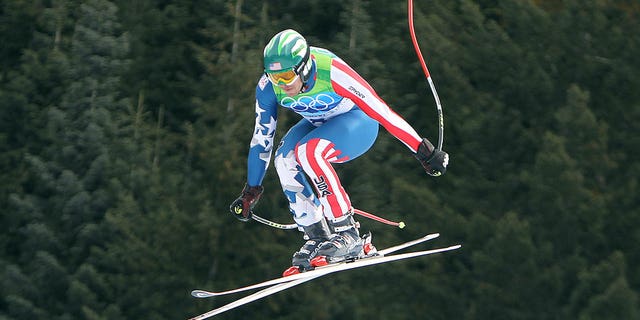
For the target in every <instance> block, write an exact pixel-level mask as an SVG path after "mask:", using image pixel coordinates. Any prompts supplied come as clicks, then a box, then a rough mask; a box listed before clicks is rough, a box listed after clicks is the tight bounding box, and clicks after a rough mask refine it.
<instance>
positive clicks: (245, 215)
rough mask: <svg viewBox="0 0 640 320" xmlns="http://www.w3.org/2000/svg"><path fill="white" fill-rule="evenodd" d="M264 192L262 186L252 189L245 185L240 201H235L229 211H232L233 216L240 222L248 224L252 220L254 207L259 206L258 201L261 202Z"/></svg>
mask: <svg viewBox="0 0 640 320" xmlns="http://www.w3.org/2000/svg"><path fill="white" fill-rule="evenodd" d="M262 191H264V188H263V187H262V186H253V187H252V186H249V185H248V184H245V185H244V189H242V193H241V194H240V196H239V197H238V199H236V200H235V201H233V202H232V203H231V206H229V211H231V214H232V215H233V216H234V217H236V218H237V219H238V220H240V221H244V222H247V221H249V220H251V214H252V213H253V207H255V206H256V204H258V200H260V196H261V195H262Z"/></svg>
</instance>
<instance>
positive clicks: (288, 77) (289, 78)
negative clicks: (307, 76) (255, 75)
mask: <svg viewBox="0 0 640 320" xmlns="http://www.w3.org/2000/svg"><path fill="white" fill-rule="evenodd" d="M267 77H269V80H271V83H273V84H274V85H276V86H279V85H285V86H286V85H290V84H292V83H293V82H294V81H296V80H298V77H300V75H298V74H297V73H296V72H295V71H293V69H290V70H286V71H280V72H273V73H267Z"/></svg>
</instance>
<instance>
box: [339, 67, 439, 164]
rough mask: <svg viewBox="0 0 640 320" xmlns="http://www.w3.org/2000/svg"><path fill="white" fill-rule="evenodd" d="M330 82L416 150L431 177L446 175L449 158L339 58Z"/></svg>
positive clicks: (412, 149) (410, 147) (343, 94)
mask: <svg viewBox="0 0 640 320" xmlns="http://www.w3.org/2000/svg"><path fill="white" fill-rule="evenodd" d="M331 83H332V85H333V88H334V90H335V91H336V92H337V93H338V94H339V95H341V96H343V97H346V98H349V99H351V100H352V101H353V102H355V103H356V104H357V105H358V107H360V109H361V110H362V111H364V112H365V113H366V114H367V115H368V116H369V117H371V118H373V119H375V120H376V121H378V122H379V123H380V124H381V125H382V126H383V127H384V128H385V129H387V131H389V133H391V134H392V135H393V136H395V137H396V138H398V140H400V141H402V142H403V143H404V144H405V145H406V146H407V147H408V148H409V149H410V150H411V151H413V153H414V155H415V157H416V159H418V161H420V163H421V164H422V166H423V167H424V169H425V171H426V172H427V173H428V174H429V175H432V176H439V175H442V174H443V173H445V171H446V170H447V165H448V164H449V155H448V154H447V153H446V152H444V151H442V150H436V149H435V148H434V147H433V145H432V144H431V142H429V140H427V139H426V138H422V137H420V135H418V133H417V132H416V131H415V130H414V129H413V127H411V125H410V124H409V123H407V121H405V120H404V119H403V118H402V117H401V116H399V115H398V114H396V113H395V112H394V111H393V110H391V108H390V107H389V106H388V105H387V104H386V103H385V102H384V101H383V100H382V99H381V98H380V97H379V96H378V94H377V93H376V92H375V90H373V88H372V87H371V85H369V83H367V81H366V80H364V79H363V78H362V77H361V76H360V75H359V74H358V73H357V72H355V70H353V69H352V68H351V67H349V65H347V64H346V63H345V62H344V61H342V60H340V58H335V59H333V61H332V68H331Z"/></svg>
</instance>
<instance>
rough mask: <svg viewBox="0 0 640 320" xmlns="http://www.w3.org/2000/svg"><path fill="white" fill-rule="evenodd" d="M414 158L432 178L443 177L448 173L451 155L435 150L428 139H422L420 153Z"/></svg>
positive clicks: (419, 147)
mask: <svg viewBox="0 0 640 320" xmlns="http://www.w3.org/2000/svg"><path fill="white" fill-rule="evenodd" d="M414 156H415V157H416V159H418V161H420V163H421V164H422V167H424V170H425V171H426V172H427V174H428V175H430V176H433V177H437V176H441V175H443V174H444V173H445V172H446V171H447V165H448V164H449V154H448V153H446V152H444V151H442V150H438V149H436V148H434V147H433V144H431V142H429V140H427V138H423V139H422V142H420V146H418V152H416V153H415V155H414Z"/></svg>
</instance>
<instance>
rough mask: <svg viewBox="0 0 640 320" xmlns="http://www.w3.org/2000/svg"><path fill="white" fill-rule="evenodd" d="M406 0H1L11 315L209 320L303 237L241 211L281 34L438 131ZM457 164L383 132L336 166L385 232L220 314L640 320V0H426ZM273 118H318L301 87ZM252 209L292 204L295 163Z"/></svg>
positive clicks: (0, 177)
mask: <svg viewBox="0 0 640 320" xmlns="http://www.w3.org/2000/svg"><path fill="white" fill-rule="evenodd" d="M407 9H408V7H407V2H406V1H389V0H386V1H382V0H352V1H339V0H323V1H319V0H309V1H293V0H262V1H257V0H233V1H232V0H199V1H192V0H134V1H130V0H129V1H125V0H112V1H107V0H2V1H0V43H1V45H0V248H1V251H0V319H2V320H18V319H52V320H75V319H86V320H107V319H108V320H116V319H156V320H164V319H172V320H173V319H187V318H190V317H193V316H196V315H198V314H201V313H204V312H207V311H208V310H211V309H214V308H216V307H218V306H221V305H223V304H225V303H229V302H231V301H234V300H235V299H238V298H240V297H241V296H242V294H240V295H232V296H224V297H219V298H215V299H206V300H202V299H195V298H193V297H191V296H190V294H189V293H190V291H191V290H192V289H196V288H199V289H208V290H225V289H231V288H235V287H239V286H244V285H248V284H251V283H255V282H260V281H264V280H267V279H270V278H274V277H278V276H279V275H280V274H281V273H282V271H283V270H284V269H285V268H287V267H288V266H289V264H290V263H291V255H292V253H293V252H294V251H296V250H297V249H298V248H300V246H301V245H302V243H303V239H302V234H301V233H300V232H298V231H295V230H294V231H292V230H278V229H274V228H270V227H268V226H265V225H263V224H259V223H257V222H255V221H252V222H247V223H243V222H240V221H238V220H236V219H235V218H234V217H233V216H232V215H231V214H230V213H229V205H230V203H231V202H232V201H233V200H234V199H235V198H236V197H237V196H238V195H239V194H240V192H241V190H242V188H243V186H244V183H245V181H246V178H247V168H246V167H247V153H248V148H249V143H250V140H251V135H252V130H253V126H254V121H255V113H254V104H255V101H254V99H255V88H256V84H257V81H258V79H259V78H260V76H261V74H262V72H263V66H262V54H263V48H264V46H265V44H266V43H267V42H268V40H269V39H270V38H271V37H272V36H273V35H274V34H276V33H277V32H279V31H281V30H283V29H287V28H292V29H295V30H297V31H299V32H300V33H301V34H303V35H304V36H305V37H306V39H307V41H308V42H309V44H310V45H313V46H317V47H322V48H327V49H329V50H331V51H333V52H334V53H336V54H337V55H338V56H340V57H341V58H342V59H343V60H345V61H346V62H347V63H349V65H350V66H352V67H353V68H354V69H355V70H357V71H358V72H359V73H360V74H361V75H362V76H363V77H364V78H365V79H367V81H368V82H369V83H370V84H371V86H372V87H373V88H375V90H376V92H377V93H378V94H379V95H380V97H381V98H383V99H384V100H385V101H386V102H387V103H388V104H389V105H390V106H391V108H393V110H394V111H395V112H397V113H398V114H399V115H401V116H402V117H404V118H405V119H406V120H407V121H408V122H409V123H410V124H411V125H412V126H413V127H414V128H415V129H416V130H417V131H418V132H419V133H420V134H421V135H423V136H424V137H427V138H429V139H430V140H431V141H437V137H438V121H437V112H436V107H435V102H434V97H433V95H432V93H431V90H430V89H429V85H428V83H427V81H426V78H425V76H424V74H423V72H422V69H421V66H420V63H419V60H418V57H417V55H416V52H415V51H414V48H413V46H412V42H411V38H410V33H409V28H408V17H407ZM414 21H415V31H416V35H417V38H418V41H419V43H420V48H421V50H422V53H423V55H424V58H425V59H426V62H427V65H428V67H429V71H430V73H431V77H432V79H433V81H434V83H435V86H436V88H437V92H438V94H439V97H440V100H441V101H442V106H443V111H444V147H443V149H444V150H445V151H447V152H448V153H449V154H450V163H449V167H448V171H447V172H446V174H445V175H443V176H440V177H430V176H428V175H427V174H425V172H424V170H423V169H422V167H421V166H420V163H419V162H417V161H416V159H415V158H414V156H413V154H412V153H411V152H409V150H407V148H406V147H405V146H404V145H403V144H402V143H401V142H400V141H398V140H397V139H395V138H394V137H393V136H392V135H390V134H389V133H388V132H386V131H385V130H384V129H382V128H381V130H380V134H379V136H378V139H377V142H376V144H375V145H374V146H373V147H372V148H371V149H370V150H369V152H367V153H366V154H365V155H363V156H362V157H360V158H358V159H356V160H354V161H352V162H348V163H345V164H340V165H336V166H335V169H336V171H337V172H338V174H339V175H340V177H341V179H342V182H343V184H344V186H345V188H346V190H347V191H348V192H349V196H350V198H351V200H352V202H353V205H354V207H356V208H358V209H361V210H364V211H367V212H371V213H374V214H377V215H380V216H382V217H384V218H386V219H390V220H394V221H404V222H405V223H406V227H405V228H404V229H399V228H394V227H392V226H388V225H384V224H381V223H379V222H376V221H373V220H370V219H366V218H363V217H357V218H358V221H359V222H360V224H361V231H363V232H366V231H371V232H372V234H373V239H374V244H376V246H377V247H378V248H384V247H388V246H392V245H395V244H398V243H401V242H404V241H408V240H412V239H415V238H417V237H420V236H423V235H425V234H428V233H434V232H438V233H440V237H439V238H438V239H436V240H433V241H430V242H428V243H426V244H422V245H420V246H418V247H416V248H415V249H421V250H425V249H430V248H437V247H444V246H449V245H453V244H461V245H462V248H461V249H459V250H456V251H452V252H447V253H444V254H439V255H433V256H428V257H422V258H416V259H411V260H406V261H401V262H394V263H389V264H383V265H378V266H373V267H367V268H362V269H357V270H352V271H346V272H341V273H339V274H335V275H329V276H326V277H322V278H319V279H317V280H314V281H311V282H308V283H306V284H304V285H301V286H298V287H295V288H292V289H290V290H287V291H285V292H281V293H278V294H276V295H273V296H271V297H268V298H266V299H264V300H260V301H257V302H254V303H251V304H249V305H246V306H243V307H240V308H238V309H235V310H232V311H229V312H227V313H224V314H223V315H221V316H219V317H216V318H217V319H279V320H288V319H310V320H327V319H432V320H445V319H447V320H450V319H463V320H472V319H473V320H475V319H492V320H502V319H504V320H534V319H535V320H552V319H553V320H556V319H578V320H603V319H604V320H608V319H611V320H614V319H615V320H621V319H640V250H639V249H638V247H637V246H638V245H639V244H640V197H639V196H638V195H639V194H640V191H639V188H640V187H639V185H638V183H639V181H638V180H639V178H640V153H639V152H638V151H639V150H640V130H639V128H640V126H639V125H638V124H639V123H640V2H639V1H638V0H504V1H497V0H476V1H471V0H416V1H414ZM280 109H281V111H280V113H279V121H278V122H279V123H278V127H277V134H276V139H279V138H281V137H282V136H283V134H284V133H285V132H286V130H288V128H289V127H291V126H292V125H293V124H294V123H296V122H297V121H299V119H300V117H299V116H298V115H296V114H295V113H293V112H290V111H289V110H285V109H283V108H280ZM263 186H264V188H265V192H264V194H263V196H262V199H261V200H260V202H259V204H258V205H257V206H256V208H255V212H256V213H257V214H259V215H261V216H262V217H264V218H267V219H270V220H273V221H277V222H280V223H287V224H289V223H293V220H292V218H291V215H290V213H289V209H288V206H287V200H286V198H285V196H284V195H283V194H282V189H281V187H280V183H279V181H278V177H277V174H276V172H275V169H274V167H273V165H271V166H270V168H269V170H268V172H267V176H266V177H265V179H264V184H263Z"/></svg>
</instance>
